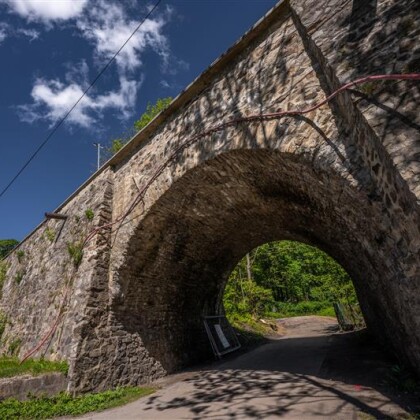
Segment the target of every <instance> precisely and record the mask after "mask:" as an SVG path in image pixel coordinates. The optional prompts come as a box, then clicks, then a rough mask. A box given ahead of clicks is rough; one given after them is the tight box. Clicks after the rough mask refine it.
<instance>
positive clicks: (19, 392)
mask: <svg viewBox="0 0 420 420" xmlns="http://www.w3.org/2000/svg"><path fill="white" fill-rule="evenodd" d="M67 385H68V381H67V378H66V377H65V375H63V374H62V373H48V374H45V375H40V376H30V375H22V376H15V377H13V378H2V379H0V400H5V399H6V398H16V399H17V400H20V401H23V400H26V399H28V397H29V396H38V397H39V396H44V395H49V396H51V395H56V394H58V393H59V392H61V391H66V389H67Z"/></svg>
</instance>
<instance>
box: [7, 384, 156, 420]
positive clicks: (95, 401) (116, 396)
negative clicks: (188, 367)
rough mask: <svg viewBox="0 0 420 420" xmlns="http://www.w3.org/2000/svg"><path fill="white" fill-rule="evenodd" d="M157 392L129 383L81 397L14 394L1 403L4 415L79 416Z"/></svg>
mask: <svg viewBox="0 0 420 420" xmlns="http://www.w3.org/2000/svg"><path fill="white" fill-rule="evenodd" d="M153 392H154V389H153V388H146V387H144V388H139V387H126V388H117V389H116V390H114V391H105V392H101V393H98V394H84V395H80V396H77V397H72V396H70V395H69V394H68V393H65V392H61V393H60V394H58V395H56V396H54V397H42V398H32V399H30V400H28V401H17V400H15V399H13V398H10V399H7V400H5V401H3V402H1V403H0V418H2V419H46V418H51V417H58V416H76V415H81V414H84V413H89V412H91V411H100V410H105V409H107V408H112V407H117V406H119V405H122V404H126V403H128V402H131V401H134V400H136V399H137V398H139V397H142V396H145V395H150V394H151V393H153Z"/></svg>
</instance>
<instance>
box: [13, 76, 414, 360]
mask: <svg viewBox="0 0 420 420" xmlns="http://www.w3.org/2000/svg"><path fill="white" fill-rule="evenodd" d="M379 80H420V74H419V73H410V74H378V75H374V76H366V77H362V78H360V79H356V80H354V81H352V82H349V83H346V84H345V85H343V86H341V87H340V88H338V89H336V90H335V91H334V92H333V93H331V95H329V96H327V97H326V98H325V99H324V100H323V101H321V102H318V103H317V104H315V105H312V106H310V107H309V108H305V109H303V110H299V109H296V110H292V111H277V112H272V113H267V114H253V115H250V116H248V117H241V118H235V119H232V120H229V121H226V122H224V123H221V124H217V125H215V126H213V127H211V128H209V129H208V130H205V131H203V132H202V133H199V134H197V135H195V136H193V137H191V138H190V139H189V140H187V141H186V142H184V143H183V144H182V145H181V146H179V147H178V148H176V149H175V150H174V151H173V152H172V154H171V155H170V156H169V158H168V159H167V160H166V161H165V162H164V163H162V164H161V165H160V166H159V167H158V168H157V169H156V170H155V171H154V173H153V175H152V176H151V178H150V179H149V180H148V181H147V183H146V184H145V185H144V187H143V188H142V189H141V190H140V191H139V193H138V194H137V196H136V197H135V198H134V200H133V202H132V203H131V205H130V206H129V207H128V209H127V211H126V212H125V213H124V214H123V215H122V216H120V217H118V218H117V219H116V220H115V221H113V222H110V223H106V224H104V225H101V226H97V227H96V228H94V229H92V230H91V231H90V232H89V234H88V235H87V236H86V237H85V239H84V241H83V243H82V248H84V247H85V246H86V244H87V243H88V242H89V241H90V240H91V239H92V238H93V237H94V236H95V235H96V234H97V233H99V232H100V231H101V230H103V229H109V228H111V227H112V226H114V225H115V224H117V223H119V226H118V228H117V229H116V230H115V231H118V229H119V228H120V227H121V225H122V223H123V222H124V220H125V219H126V217H127V216H128V215H129V214H130V213H131V212H132V211H133V210H134V209H135V207H136V206H137V205H138V204H139V203H140V202H141V201H142V200H143V197H144V196H145V194H146V192H147V190H148V189H149V187H150V185H151V184H152V183H153V182H154V181H155V180H156V179H157V177H158V176H159V175H160V174H161V173H162V172H163V170H164V169H165V168H166V167H167V165H168V164H169V162H170V161H171V160H172V159H174V158H175V157H176V156H177V155H178V153H179V152H181V151H182V150H184V149H185V148H187V147H188V146H190V145H191V144H193V143H195V142H197V141H198V140H200V139H202V138H203V137H206V136H208V135H209V134H213V133H216V132H218V131H221V130H223V129H224V128H226V127H230V126H233V125H236V124H239V123H243V122H249V121H267V120H272V119H278V118H281V117H285V116H293V115H304V114H308V113H309V112H312V111H315V110H316V109H318V108H320V107H321V106H322V105H325V104H326V103H328V102H330V101H331V100H332V99H334V98H335V97H336V96H337V95H338V94H339V93H341V92H344V91H345V90H348V89H350V88H352V87H355V86H357V85H360V84H363V83H367V82H370V81H379ZM68 291H69V290H67V292H66V294H65V295H64V298H63V301H62V303H61V306H60V309H59V314H58V316H57V318H56V320H55V322H54V324H53V326H52V328H51V329H50V330H49V331H48V333H47V334H46V335H45V336H44V337H43V339H42V340H41V342H40V343H39V344H38V345H37V346H36V347H34V348H33V349H32V350H30V351H29V352H28V353H26V355H25V356H24V357H23V359H22V361H21V363H23V362H24V361H25V360H26V359H28V358H29V357H30V356H32V355H33V354H34V353H36V352H37V351H38V350H39V349H40V348H41V347H42V346H43V345H44V344H45V342H46V341H47V340H48V338H49V337H51V335H52V334H53V333H54V332H55V330H56V329H57V326H58V322H59V320H60V317H61V311H62V309H63V307H64V303H65V301H66V299H67V294H68Z"/></svg>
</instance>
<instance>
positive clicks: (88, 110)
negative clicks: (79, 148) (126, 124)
mask: <svg viewBox="0 0 420 420" xmlns="http://www.w3.org/2000/svg"><path fill="white" fill-rule="evenodd" d="M141 82H142V81H134V80H127V79H125V78H122V79H121V80H120V87H119V90H117V91H111V92H108V93H106V94H104V95H96V96H93V95H90V94H86V95H85V96H84V97H83V99H82V100H81V101H80V102H79V104H78V105H77V107H76V108H74V110H73V111H72V112H71V113H70V115H69V116H68V118H67V122H69V123H72V124H73V125H78V126H81V127H85V128H89V127H90V126H91V125H92V124H94V122H95V121H97V120H98V119H100V118H101V112H103V111H105V110H107V109H116V110H118V112H119V113H120V115H121V117H122V118H125V117H128V116H130V115H131V111H132V108H133V106H134V105H135V102H136V98H137V90H138V88H139V85H140V84H141ZM84 90H85V89H84V88H83V87H82V86H81V85H79V84H76V83H71V84H68V85H65V84H64V83H61V82H60V81H59V80H43V79H38V80H36V82H35V85H34V87H33V88H32V93H31V96H32V99H33V103H32V104H28V105H20V106H18V107H17V109H18V114H19V116H20V118H21V120H22V121H25V122H29V123H33V122H34V121H39V120H45V121H48V122H50V123H51V125H53V124H54V123H56V122H57V121H59V120H60V119H61V118H62V117H63V116H64V115H65V114H66V113H67V112H68V111H69V110H70V109H71V107H72V106H73V105H74V104H75V103H76V102H77V100H78V99H79V98H80V97H81V96H82V95H83V92H84Z"/></svg>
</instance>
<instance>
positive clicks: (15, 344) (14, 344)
mask: <svg viewBox="0 0 420 420" xmlns="http://www.w3.org/2000/svg"><path fill="white" fill-rule="evenodd" d="M21 344H22V340H21V339H20V338H15V339H14V340H12V341H11V342H10V344H9V347H8V349H7V353H8V354H10V355H11V356H15V355H16V354H18V353H19V350H20V346H21Z"/></svg>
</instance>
